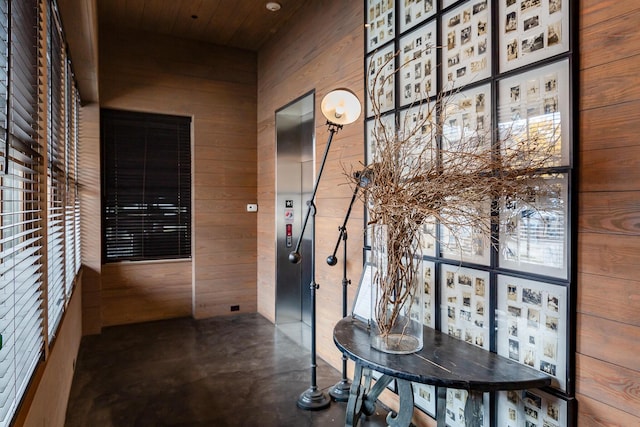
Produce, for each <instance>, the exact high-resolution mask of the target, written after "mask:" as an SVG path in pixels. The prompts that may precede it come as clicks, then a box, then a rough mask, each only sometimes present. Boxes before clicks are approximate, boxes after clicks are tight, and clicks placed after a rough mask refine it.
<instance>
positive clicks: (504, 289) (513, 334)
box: [496, 275, 567, 391]
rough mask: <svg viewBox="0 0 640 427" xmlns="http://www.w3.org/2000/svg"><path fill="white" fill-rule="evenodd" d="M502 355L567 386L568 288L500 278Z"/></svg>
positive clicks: (554, 383)
mask: <svg viewBox="0 0 640 427" xmlns="http://www.w3.org/2000/svg"><path fill="white" fill-rule="evenodd" d="M497 289H498V290H497V294H498V295H497V296H498V307H497V310H496V322H497V329H498V341H497V343H498V347H497V349H498V354H499V355H501V356H504V357H508V358H509V359H511V360H514V361H516V362H518V363H521V364H523V365H527V366H530V367H531V368H534V369H537V370H539V371H541V372H544V373H545V374H548V375H549V376H551V377H552V386H553V387H555V388H558V389H560V390H562V391H565V390H566V386H567V319H566V313H567V289H566V288H565V287H564V286H559V285H553V284H549V283H543V282H536V281H532V280H526V279H520V278H516V277H509V276H505V275H499V276H498V288H497Z"/></svg>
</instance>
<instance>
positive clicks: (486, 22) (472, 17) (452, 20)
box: [441, 0, 491, 90]
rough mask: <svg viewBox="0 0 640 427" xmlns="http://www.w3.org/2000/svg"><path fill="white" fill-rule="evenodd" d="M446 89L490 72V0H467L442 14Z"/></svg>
mask: <svg viewBox="0 0 640 427" xmlns="http://www.w3.org/2000/svg"><path fill="white" fill-rule="evenodd" d="M441 19H442V23H441V29H442V30H441V31H442V34H441V37H442V38H441V40H442V44H443V48H442V63H441V69H442V82H443V88H442V89H443V90H449V89H455V88H460V87H463V86H465V85H467V84H469V83H475V82H478V81H481V80H483V79H485V78H487V77H490V76H491V2H489V0H474V1H467V2H465V3H463V4H462V5H460V6H458V7H456V8H454V9H452V10H451V11H449V12H447V13H446V14H444V15H443V16H442V18H441Z"/></svg>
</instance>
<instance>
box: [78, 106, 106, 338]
mask: <svg viewBox="0 0 640 427" xmlns="http://www.w3.org/2000/svg"><path fill="white" fill-rule="evenodd" d="M78 159H79V165H80V167H79V168H78V183H79V193H80V206H81V210H82V216H81V218H80V219H81V224H80V227H81V233H82V235H81V241H80V242H81V250H82V274H83V286H82V333H83V334H84V335H91V334H98V333H100V331H101V329H102V252H101V251H102V249H101V241H102V221H101V217H100V212H101V211H100V206H101V202H100V200H101V199H100V106H99V105H98V104H97V103H95V102H94V103H89V104H86V105H83V106H82V108H81V109H80V147H79V152H78Z"/></svg>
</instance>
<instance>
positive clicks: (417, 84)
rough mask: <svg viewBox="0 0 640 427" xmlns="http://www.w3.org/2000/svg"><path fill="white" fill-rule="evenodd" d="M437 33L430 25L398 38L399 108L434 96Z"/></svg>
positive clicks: (434, 26)
mask: <svg viewBox="0 0 640 427" xmlns="http://www.w3.org/2000/svg"><path fill="white" fill-rule="evenodd" d="M423 1H424V0H423ZM431 1H433V0H431ZM436 31H437V29H436V22H435V21H432V22H430V23H428V24H425V25H423V26H421V27H419V28H417V29H415V30H413V31H411V32H410V33H409V34H407V35H405V36H402V38H400V53H399V55H398V57H399V61H400V62H399V64H398V83H399V85H400V89H399V90H400V106H405V105H410V104H411V105H415V104H417V103H419V102H420V101H421V100H423V99H425V98H429V97H432V96H435V95H436V93H437V87H436V86H437V81H436V75H437V70H438V67H437V64H438V62H437V61H438V60H437V57H436V50H437V47H436V46H437V45H436V35H437V34H436Z"/></svg>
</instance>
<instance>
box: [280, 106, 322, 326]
mask: <svg viewBox="0 0 640 427" xmlns="http://www.w3.org/2000/svg"><path fill="white" fill-rule="evenodd" d="M313 105H314V94H313V93H311V94H308V95H306V96H304V97H302V98H300V99H298V100H296V101H294V102H292V103H291V104H289V105H287V106H286V107H283V108H282V109H280V110H278V111H277V112H276V209H275V214H276V221H275V224H276V323H277V324H285V323H293V322H301V321H302V322H304V323H306V324H309V323H310V317H311V304H310V302H311V299H310V297H311V288H310V285H311V254H310V250H311V241H310V239H309V238H308V235H309V230H307V231H306V232H305V238H303V240H302V242H301V245H300V254H301V255H302V261H301V262H300V263H299V264H292V263H291V262H290V261H289V253H291V252H292V251H294V250H295V247H296V243H297V241H298V239H299V237H300V233H301V231H302V224H303V221H304V216H305V214H306V211H307V201H308V200H309V198H310V197H311V193H312V191H313V175H314V173H313V172H314V156H313V154H314V111H313V109H314V107H313Z"/></svg>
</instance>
